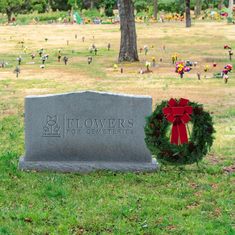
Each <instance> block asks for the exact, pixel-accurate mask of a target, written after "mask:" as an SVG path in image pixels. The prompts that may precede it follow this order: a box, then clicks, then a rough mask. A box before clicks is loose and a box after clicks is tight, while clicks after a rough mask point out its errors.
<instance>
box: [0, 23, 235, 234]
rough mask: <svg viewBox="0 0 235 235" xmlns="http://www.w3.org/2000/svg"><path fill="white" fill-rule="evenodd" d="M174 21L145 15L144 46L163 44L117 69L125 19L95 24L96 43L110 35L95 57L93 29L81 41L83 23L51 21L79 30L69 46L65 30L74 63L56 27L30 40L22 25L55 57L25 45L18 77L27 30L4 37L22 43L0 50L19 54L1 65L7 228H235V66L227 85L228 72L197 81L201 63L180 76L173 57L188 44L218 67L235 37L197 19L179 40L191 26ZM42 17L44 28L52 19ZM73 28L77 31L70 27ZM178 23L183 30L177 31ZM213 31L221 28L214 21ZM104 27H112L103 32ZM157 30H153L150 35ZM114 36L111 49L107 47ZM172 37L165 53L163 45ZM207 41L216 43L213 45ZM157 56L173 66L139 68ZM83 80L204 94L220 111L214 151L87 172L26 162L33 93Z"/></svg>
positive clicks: (3, 223)
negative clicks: (145, 168) (155, 165)
mask: <svg viewBox="0 0 235 235" xmlns="http://www.w3.org/2000/svg"><path fill="white" fill-rule="evenodd" d="M174 26H175V27H176V29H173V27H172V24H163V25H160V26H159V25H157V26H154V25H151V26H148V27H149V28H148V27H147V28H146V26H145V25H143V24H141V25H137V29H138V32H139V34H138V35H139V47H140V46H143V45H144V44H145V43H148V45H149V46H150V45H152V44H154V45H155V47H154V49H150V51H149V55H148V56H147V57H145V56H144V55H143V54H142V55H141V56H140V60H141V61H140V62H138V63H132V64H130V63H124V64H123V65H122V66H123V67H124V73H123V74H122V75H121V74H120V72H119V71H116V72H115V71H113V64H114V63H116V59H117V55H118V46H117V45H116V44H115V43H117V41H115V35H116V33H118V28H116V27H115V26H112V27H110V26H106V27H107V28H106V27H104V26H94V27H95V29H97V27H101V28H100V29H99V28H98V30H97V32H98V33H97V37H100V38H99V39H96V40H98V41H97V44H99V43H100V44H101V43H102V44H101V45H98V47H99V51H98V55H97V56H93V59H94V61H93V63H92V65H90V66H89V65H88V64H87V56H88V55H89V52H88V50H87V49H88V47H89V46H90V44H91V43H92V42H93V41H92V39H91V38H89V37H88V36H86V40H87V41H86V42H85V43H84V44H82V45H81V44H79V43H77V42H76V41H73V40H71V38H74V33H75V32H77V30H78V29H77V28H76V27H75V26H74V27H75V28H68V29H67V26H66V28H64V27H63V26H62V27H61V28H59V29H54V27H52V28H51V32H50V33H51V35H52V36H53V37H55V38H54V40H59V37H58V38H57V37H56V36H57V35H56V34H57V33H58V35H59V36H62V35H66V36H70V37H69V39H70V45H69V46H66V38H65V36H64V38H62V37H61V39H60V40H61V45H62V54H63V55H65V54H66V55H67V56H68V57H69V64H68V66H64V65H63V63H61V64H59V63H57V62H56V54H57V49H58V48H59V45H60V44H56V46H55V48H53V46H50V43H51V40H52V39H51V35H38V38H37V39H34V40H30V35H28V34H27V32H26V30H27V26H24V27H26V28H24V27H22V28H20V29H22V30H25V31H24V33H25V34H24V39H25V41H26V46H27V47H28V51H29V53H30V52H31V50H32V51H36V50H37V49H39V48H40V46H41V45H42V46H45V48H46V51H47V53H49V54H50V57H49V61H48V62H46V69H45V70H40V69H39V65H40V61H39V57H38V56H37V58H36V60H35V61H36V64H35V65H26V64H25V63H26V62H28V61H31V58H30V56H29V54H27V55H24V54H23V53H22V56H23V58H24V60H23V63H22V66H21V68H22V73H21V74H20V77H19V79H16V78H15V75H14V74H13V73H12V71H13V69H14V68H15V65H16V64H17V62H16V57H17V56H18V55H19V53H20V52H22V50H21V45H19V44H17V42H18V41H19V40H21V39H22V38H21V36H20V35H21V34H23V32H20V35H19V37H18V38H16V39H14V40H15V41H14V40H13V41H9V42H8V44H7V43H6V41H5V43H6V44H4V45H6V46H8V45H9V44H10V45H11V46H13V45H15V47H10V48H14V49H12V51H9V53H7V52H4V53H1V54H0V59H1V58H4V59H5V60H6V61H8V62H9V63H10V64H11V67H8V68H6V69H2V70H1V71H0V235H6V234H11V235H22V234H23V235H31V234H35V235H46V234H50V235H51V234H52V235H57V234H59V235H67V234H69V235H70V234H72V235H75V234H76V235H77V234H102V235H103V234H118V235H119V234H120V235H125V234H131V235H132V234H134V235H135V234H140V235H142V234H143V235H156V234H157V235H158V234H164V235H165V234H166V235H168V234H176V235H184V234H190V235H191V234H193V235H194V234H195V235H201V234H203V235H204V234H206V235H217V234H218V235H221V234H226V235H233V234H235V223H234V221H235V216H234V211H235V205H234V204H235V202H234V191H235V187H234V182H235V181H234V172H230V173H228V172H227V171H225V168H229V167H231V166H234V160H235V158H234V157H235V151H234V149H235V109H234V105H233V104H234V101H235V96H234V87H235V80H234V78H235V76H234V73H232V74H231V75H230V79H229V83H228V84H226V85H225V84H224V83H223V81H222V80H221V79H213V78H209V79H204V78H203V79H202V80H201V81H198V80H197V78H196V72H195V70H193V71H192V73H190V74H189V75H192V74H195V76H192V77H190V76H188V75H186V76H185V78H184V79H182V80H181V79H178V78H175V77H174V76H175V74H174V67H173V66H172V65H171V64H170V58H171V55H172V53H174V52H179V53H180V55H181V57H183V59H188V58H191V57H193V58H195V59H196V60H198V61H199V63H200V66H201V67H200V71H202V70H203V65H204V64H205V63H209V62H208V61H207V59H206V58H207V57H210V56H212V55H213V56H214V58H216V59H217V60H216V61H218V68H216V70H218V71H219V70H220V69H221V68H222V66H224V64H225V63H227V62H228V61H227V60H225V59H224V54H222V53H223V52H224V51H223V45H224V44H225V43H228V44H230V45H235V44H234V40H230V41H228V40H227V39H226V38H225V35H226V33H222V32H223V30H226V29H227V28H226V26H223V27H224V28H223V29H221V34H220V36H218V37H216V39H215V40H210V37H208V35H206V34H205V30H204V31H203V28H201V26H200V27H197V24H195V27H197V28H195V29H194V27H193V28H192V29H191V31H192V33H191V35H189V34H188V33H187V32H186V36H185V37H186V38H190V40H188V41H187V40H185V41H184V43H185V48H180V49H179V48H178V45H179V44H180V42H181V41H182V40H183V35H184V33H185V29H184V28H183V26H182V24H181V23H180V24H174ZM37 27H38V29H39V30H40V29H41V27H42V29H44V28H43V27H44V26H37ZM68 27H70V26H68ZM71 27H73V26H71ZM151 27H153V28H151ZM158 27H159V28H158ZM221 27H222V26H221ZM71 29H72V30H74V31H73V32H71V33H70V30H71ZM164 29H166V32H165V33H164V34H163V37H162V38H161V37H160V38H158V37H157V35H158V33H159V32H161V31H162V30H164ZM4 30H6V35H8V36H10V35H11V33H12V30H14V28H10V27H9V28H8V27H5V28H4V27H3V28H2V31H3V33H4ZM44 30H45V31H46V30H48V28H47V27H46V28H45V29H44ZM56 30H58V31H56ZM63 30H64V31H63ZM79 30H81V32H79V33H80V34H79V35H80V36H81V35H83V33H84V32H85V33H87V34H85V35H88V34H89V33H90V35H93V30H94V28H90V26H86V28H79ZM89 30H90V31H89ZM144 30H147V31H144ZM156 30H158V31H157V32H156V34H155V35H156V36H154V33H155V31H156ZM175 30H176V31H179V32H181V33H179V34H175V32H176V31H175ZM41 31H42V30H41ZM62 31H63V32H64V34H62ZM206 31H209V32H208V34H213V33H214V29H213V27H211V29H210V28H208V29H206ZM100 32H102V33H104V34H105V33H107V32H112V33H111V34H105V36H104V38H102V35H100V34H99V33H100ZM146 32H147V33H146ZM148 32H151V37H149V33H148ZM47 33H48V32H47ZM12 34H14V31H13V33H12ZM152 34H153V35H152ZM170 35H174V37H172V36H170ZM45 36H48V38H49V41H48V44H46V43H45V42H44V38H45ZM4 37H5V36H4ZM106 37H107V38H106ZM108 37H109V38H108ZM112 38H114V40H113V41H112ZM37 40H38V41H37ZM109 40H110V41H111V43H112V50H111V51H109V52H108V51H107V49H106V46H107V42H108V41H109ZM42 42H43V43H44V44H42ZM164 43H166V48H167V50H166V52H165V53H163V52H162V51H161V50H160V49H159V48H160V47H161V46H162V45H163V44H164ZM208 43H210V47H209V48H208V46H205V45H206V44H207V45H208ZM3 49H4V46H3ZM73 49H74V51H75V52H74V53H72V50H73ZM181 49H182V50H181ZM152 56H156V57H157V58H158V59H159V57H163V60H164V63H165V64H164V66H166V69H165V68H164V66H162V67H160V68H159V69H156V71H154V73H153V74H150V75H149V74H147V75H140V74H138V71H139V69H140V67H141V66H142V67H143V65H144V63H145V60H146V59H147V60H149V59H151V57H152ZM233 65H234V66H235V64H234V63H233ZM219 66H220V67H219ZM119 67H120V65H119ZM1 72H3V73H1ZM165 73H167V74H165ZM79 90H100V91H110V92H121V93H133V94H146V95H151V96H152V97H153V105H155V103H160V102H161V100H163V99H169V98H171V97H181V96H184V97H185V98H187V97H189V98H190V99H192V100H193V101H195V102H201V103H204V106H205V109H206V110H207V111H209V112H211V115H212V116H213V121H214V124H215V129H216V134H215V142H214V145H213V148H212V150H211V153H210V154H209V155H208V156H206V157H205V159H204V160H203V161H202V162H201V163H200V164H199V166H197V165H196V164H195V165H191V166H185V167H172V166H166V165H163V166H161V170H160V171H158V172H155V173H114V172H109V171H102V172H95V173H91V174H86V175H82V174H59V173H52V172H50V173H49V172H43V173H38V172H22V171H20V170H19V169H18V161H19V157H20V156H22V155H23V154H24V151H25V147H24V107H23V98H24V96H25V95H28V94H35V93H36V94H44V93H61V92H71V91H79Z"/></svg>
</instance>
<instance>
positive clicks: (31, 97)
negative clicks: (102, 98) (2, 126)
mask: <svg viewBox="0 0 235 235" xmlns="http://www.w3.org/2000/svg"><path fill="white" fill-rule="evenodd" d="M82 94H84V95H89V94H91V95H92V94H93V95H108V96H116V97H126V98H137V99H138V98H140V99H152V97H151V96H147V95H133V94H122V93H112V92H100V91H89V90H88V91H80V92H68V93H60V94H46V95H30V96H26V97H25V99H37V98H50V97H60V96H70V95H82Z"/></svg>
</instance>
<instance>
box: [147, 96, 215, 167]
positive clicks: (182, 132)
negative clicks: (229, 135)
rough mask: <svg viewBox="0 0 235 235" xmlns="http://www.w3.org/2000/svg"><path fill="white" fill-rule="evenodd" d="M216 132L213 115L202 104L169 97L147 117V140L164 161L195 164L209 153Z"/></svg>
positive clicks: (148, 145) (148, 144) (151, 148)
mask: <svg viewBox="0 0 235 235" xmlns="http://www.w3.org/2000/svg"><path fill="white" fill-rule="evenodd" d="M171 126H172V129H171V130H170V127H171ZM214 132H215V130H214V127H213V122H212V117H211V116H210V114H209V113H208V112H206V111H204V110H203V105H201V104H198V103H194V102H190V101H189V100H187V99H183V98H181V99H179V100H176V99H170V100H169V101H162V103H161V104H160V105H158V106H156V109H155V110H154V112H153V113H152V115H151V116H149V117H147V123H146V126H145V135H146V138H145V142H146V144H147V147H148V148H149V150H150V151H151V152H152V154H153V155H155V156H157V159H158V160H159V161H161V162H168V163H172V164H192V163H195V162H199V161H200V160H202V158H203V157H204V156H205V155H206V154H207V153H208V151H209V150H210V147H211V146H212V144H213V139H214V138H213V133H214ZM170 136H171V138H170Z"/></svg>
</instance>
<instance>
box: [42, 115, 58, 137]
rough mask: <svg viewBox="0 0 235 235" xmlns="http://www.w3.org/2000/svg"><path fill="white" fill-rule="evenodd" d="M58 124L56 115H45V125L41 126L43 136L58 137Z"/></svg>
mask: <svg viewBox="0 0 235 235" xmlns="http://www.w3.org/2000/svg"><path fill="white" fill-rule="evenodd" d="M60 129H61V128H60V126H59V124H58V116H57V115H54V116H51V115H47V120H46V125H45V126H44V127H43V136H44V137H60V136H61V135H60Z"/></svg>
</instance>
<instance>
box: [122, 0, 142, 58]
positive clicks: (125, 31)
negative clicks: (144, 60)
mask: <svg viewBox="0 0 235 235" xmlns="http://www.w3.org/2000/svg"><path fill="white" fill-rule="evenodd" d="M118 9H119V16H120V28H121V44H120V52H119V58H118V60H119V62H122V61H138V60H139V57H138V50H137V36H136V28H135V15H134V3H133V1H132V0H119V1H118Z"/></svg>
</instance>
